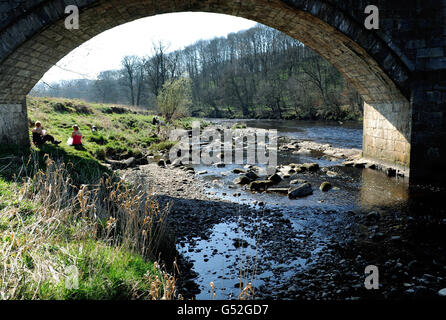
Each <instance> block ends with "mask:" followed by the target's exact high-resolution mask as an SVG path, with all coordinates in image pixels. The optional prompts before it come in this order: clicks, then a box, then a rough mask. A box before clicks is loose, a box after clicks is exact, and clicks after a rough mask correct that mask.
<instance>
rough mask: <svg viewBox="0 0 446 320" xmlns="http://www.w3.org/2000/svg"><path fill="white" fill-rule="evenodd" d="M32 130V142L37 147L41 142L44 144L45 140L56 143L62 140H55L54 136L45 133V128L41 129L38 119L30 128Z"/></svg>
mask: <svg viewBox="0 0 446 320" xmlns="http://www.w3.org/2000/svg"><path fill="white" fill-rule="evenodd" d="M32 132H33V143H34V145H35V146H36V147H39V146H41V145H43V144H45V142H51V143H52V144H55V145H58V144H59V143H61V142H62V141H57V140H56V139H54V137H53V136H52V135H50V134H46V130H43V128H42V124H41V123H40V121H36V123H35V127H34V129H33V130H32Z"/></svg>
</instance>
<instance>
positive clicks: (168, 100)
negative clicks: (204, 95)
mask: <svg viewBox="0 0 446 320" xmlns="http://www.w3.org/2000/svg"><path fill="white" fill-rule="evenodd" d="M157 102H158V107H159V109H160V111H161V114H162V116H163V117H164V118H165V119H166V121H167V122H170V121H171V120H175V119H178V118H182V117H185V116H186V115H187V114H188V113H189V110H190V107H191V106H192V90H191V83H190V79H187V78H179V79H176V80H169V81H167V82H166V83H165V84H164V85H163V88H162V90H161V92H160V93H159V95H158V97H157Z"/></svg>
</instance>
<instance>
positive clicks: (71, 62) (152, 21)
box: [42, 12, 256, 83]
mask: <svg viewBox="0 0 446 320" xmlns="http://www.w3.org/2000/svg"><path fill="white" fill-rule="evenodd" d="M255 24H256V23H255V22H254V21H250V20H246V19H243V18H237V17H233V16H227V15H221V14H215V13H197V12H187V13H172V14H163V15H157V16H154V17H148V18H144V19H140V20H136V21H134V22H130V23H127V24H123V25H121V26H118V27H116V28H113V29H110V30H107V31H105V32H103V33H101V34H99V35H98V36H96V37H94V38H92V39H91V40H89V41H87V42H85V43H84V44H83V45H81V46H80V47H78V48H76V49H75V50H73V51H72V52H71V53H69V54H68V55H67V56H65V57H64V58H63V59H62V60H60V61H59V62H58V63H57V65H58V66H60V67H62V68H64V69H67V70H71V71H75V72H77V73H72V72H67V71H64V70H62V69H60V68H58V67H56V66H54V67H53V68H51V69H50V70H49V71H48V72H47V73H46V74H45V75H44V76H43V78H42V80H43V81H45V82H47V83H50V82H53V81H57V80H62V79H64V80H68V79H76V78H89V79H94V78H95V77H96V75H97V74H98V73H99V72H100V71H103V70H110V69H117V68H119V67H120V64H121V59H122V57H124V56H126V55H138V56H143V55H148V54H150V52H151V47H152V43H153V42H157V41H159V40H163V41H165V42H167V43H168V44H169V45H170V46H169V50H170V51H172V50H176V49H181V48H183V47H185V46H187V45H189V44H192V43H194V42H195V41H197V40H200V39H211V38H214V37H221V36H226V35H227V34H229V33H231V32H237V31H240V30H245V29H249V28H251V27H253V26H254V25H255ZM80 27H81V28H82V25H81V26H80ZM79 73H80V74H82V75H80V74H79Z"/></svg>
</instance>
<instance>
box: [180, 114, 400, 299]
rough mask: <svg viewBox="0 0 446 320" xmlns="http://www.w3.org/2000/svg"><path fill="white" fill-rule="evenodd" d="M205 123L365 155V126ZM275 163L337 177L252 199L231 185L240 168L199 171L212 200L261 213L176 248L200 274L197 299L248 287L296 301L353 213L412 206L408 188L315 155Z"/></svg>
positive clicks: (233, 294)
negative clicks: (272, 132) (302, 190)
mask: <svg viewBox="0 0 446 320" xmlns="http://www.w3.org/2000/svg"><path fill="white" fill-rule="evenodd" d="M208 120H209V121H211V122H213V123H214V124H228V125H230V126H231V125H233V124H235V123H237V122H238V123H240V122H242V123H245V124H246V125H247V126H248V127H253V128H262V129H277V130H278V134H279V136H283V137H288V138H292V139H302V140H311V141H315V142H320V143H329V144H331V145H332V146H334V147H342V148H361V147H362V124H361V123H356V122H354V123H342V124H340V123H336V122H310V121H277V120H218V119H208ZM278 162H279V165H280V164H289V163H306V162H316V163H318V164H319V165H320V167H321V168H327V169H329V170H330V171H332V172H335V173H336V176H328V175H326V174H325V173H324V171H323V170H321V171H320V172H319V173H318V174H310V173H306V174H302V179H305V180H307V181H308V182H310V183H311V185H312V186H313V189H314V192H313V194H312V195H310V196H307V197H305V198H301V199H298V200H290V199H288V197H287V196H286V195H282V194H279V193H269V192H265V193H251V192H250V191H249V190H247V189H246V188H245V187H242V186H239V185H234V184H233V183H232V181H233V180H234V179H235V178H236V177H238V176H239V175H237V174H234V173H232V170H233V169H234V168H240V167H243V165H242V166H241V165H226V166H225V167H224V168H216V167H215V166H206V165H196V166H195V167H194V168H195V172H200V171H206V173H202V174H199V175H197V178H198V179H200V180H201V181H202V182H203V183H204V184H205V186H206V190H207V194H208V195H209V196H210V197H212V198H213V199H215V200H216V201H219V200H224V201H230V202H234V203H239V204H242V205H246V206H250V207H252V208H253V209H256V210H257V211H255V212H256V213H255V215H254V216H251V217H246V216H242V215H241V216H238V217H237V215H235V217H236V218H233V217H231V218H228V219H223V220H222V221H219V222H218V223H216V224H215V225H214V226H213V228H212V230H211V232H210V233H209V236H208V237H206V239H201V238H199V237H197V238H195V239H192V241H183V242H182V243H180V244H178V248H177V249H178V251H179V253H181V254H182V255H183V256H184V257H185V258H186V259H187V260H189V261H191V262H192V263H193V269H194V271H196V273H197V274H198V277H197V278H196V279H195V282H196V283H197V284H198V286H199V288H200V290H201V292H200V293H199V294H197V295H196V296H195V298H196V299H213V298H216V299H231V298H237V297H239V295H240V293H241V289H243V288H244V287H246V286H247V284H248V283H251V285H252V286H253V287H254V291H255V292H256V296H257V297H267V298H285V299H286V298H289V299H295V298H298V297H299V295H298V294H296V290H297V289H296V286H300V285H302V283H303V282H297V280H296V279H299V277H300V276H301V275H302V274H304V273H305V271H306V270H307V269H308V268H310V266H311V265H314V264H317V263H320V261H321V259H322V258H325V259H327V256H326V255H325V253H323V252H329V251H330V249H329V248H330V245H331V244H333V242H337V241H341V240H342V241H344V240H345V238H346V237H348V234H349V228H352V212H355V210H358V209H360V210H373V208H376V207H383V206H399V205H404V204H405V203H406V202H407V201H408V185H407V181H406V180H404V179H397V178H389V177H387V176H386V175H384V174H383V173H382V172H378V171H374V170H370V169H357V168H350V167H344V166H342V165H341V162H342V161H330V160H328V159H325V158H323V157H321V156H320V155H317V154H308V155H294V154H292V153H291V152H289V151H284V152H279V154H278ZM324 181H329V182H330V183H331V184H332V185H333V186H334V188H333V189H332V190H330V191H329V192H322V191H320V190H319V189H318V187H319V185H320V184H321V183H322V182H324ZM288 185H289V181H287V180H286V179H284V180H283V181H282V182H281V183H280V184H279V187H281V186H282V187H288ZM259 203H260V206H259ZM263 204H264V205H263ZM253 212H254V211H253ZM259 212H260V213H259ZM237 239H242V240H237ZM237 241H239V242H238V244H237ZM240 244H242V245H240ZM302 281H305V280H302ZM211 282H212V283H213V284H214V289H212V288H211V285H210V283H211ZM352 285H358V284H352ZM329 297H333V298H336V296H330V295H329Z"/></svg>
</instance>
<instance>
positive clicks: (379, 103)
mask: <svg viewBox="0 0 446 320" xmlns="http://www.w3.org/2000/svg"><path fill="white" fill-rule="evenodd" d="M36 3H37V4H36V5H35V6H34V7H32V8H30V9H29V10H28V11H26V12H23V13H21V14H20V15H17V17H15V19H14V20H12V21H9V23H8V24H7V25H5V26H3V27H2V29H1V30H0V40H1V46H0V115H1V116H2V117H1V118H0V119H3V120H0V128H3V129H0V130H3V132H0V141H7V142H9V141H20V139H28V138H27V134H26V135H23V134H21V133H20V132H16V131H17V129H16V127H17V126H14V127H11V126H12V125H11V124H12V123H16V122H17V121H18V120H17V119H22V122H23V121H25V118H26V103H25V97H26V95H27V94H28V92H29V91H30V90H31V89H32V88H33V86H34V85H35V84H36V83H37V82H38V81H39V80H40V79H41V77H42V76H43V75H44V74H45V72H46V71H47V70H49V69H50V68H51V67H52V66H53V65H54V64H55V63H57V62H58V61H59V60H60V59H62V58H63V57H64V56H65V55H66V54H68V53H69V52H71V51H72V50H73V49H75V48H76V47H78V46H79V45H81V44H82V43H84V42H85V41H87V40H89V39H91V38H93V37H94V36H96V35H98V34H99V33H101V32H103V31H106V30H108V29H111V28H113V27H116V26H118V25H121V24H123V23H127V22H130V21H133V20H136V19H139V18H143V17H148V16H153V15H156V14H163V13H172V12H185V11H202V12H213V13H222V14H228V15H234V16H239V17H243V18H247V19H250V20H254V21H257V22H259V23H262V24H265V25H268V26H270V27H273V28H275V29H277V30H280V31H282V32H284V33H286V34H288V35H290V36H292V37H294V38H296V39H298V40H299V41H301V42H303V43H304V44H305V45H307V46H309V47H310V48H312V49H313V50H315V51H316V52H318V53H319V54H320V55H321V56H323V57H324V58H326V59H327V60H328V61H329V62H331V63H332V64H333V65H334V66H335V67H336V68H337V69H338V70H339V71H340V72H341V73H342V74H343V75H344V76H345V78H346V79H347V80H348V81H350V82H351V83H352V84H353V86H354V87H355V88H356V89H357V91H358V92H359V93H360V94H361V96H362V97H363V99H364V101H365V106H364V109H365V113H364V146H363V151H364V156H366V157H371V158H374V159H380V160H382V161H384V162H388V163H393V164H398V165H401V166H402V167H406V168H407V167H408V166H409V163H410V135H411V127H410V123H411V110H410V105H409V102H408V97H409V88H408V80H409V71H408V69H407V68H406V66H405V65H404V63H402V62H401V60H400V59H399V58H398V56H397V55H396V54H395V53H394V52H393V51H392V50H391V49H390V48H389V46H388V45H387V44H386V43H385V42H384V41H383V40H381V39H380V38H379V37H377V36H375V34H374V33H373V32H371V31H368V30H366V29H365V28H364V27H363V26H361V25H359V24H358V23H356V22H355V21H353V20H352V19H350V18H349V17H348V16H347V15H345V14H344V13H343V12H342V11H340V10H338V9H336V8H334V7H333V6H331V5H329V4H328V3H326V2H324V1H316V0H312V1H310V0H295V1H280V0H271V1H266V0H246V1H240V0H220V1H217V0H204V1H198V0H188V1H180V0H176V1H173V0H172V1H151V0H150V1H149V0H127V1H122V0H121V1H118V0H108V1H106V0H77V1H76V3H77V4H78V6H79V8H80V28H79V29H78V30H67V29H66V28H65V26H64V18H65V14H64V9H65V6H66V5H70V4H72V1H63V0H54V1H36ZM166 27H169V28H181V26H166ZM10 110H13V112H10ZM11 117H13V118H11ZM8 119H15V120H13V121H8ZM8 123H10V124H8ZM20 130H22V131H26V130H24V129H23V128H22V127H20ZM11 132H12V134H11ZM8 133H9V134H8ZM5 137H6V138H5ZM20 137H22V138H20Z"/></svg>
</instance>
